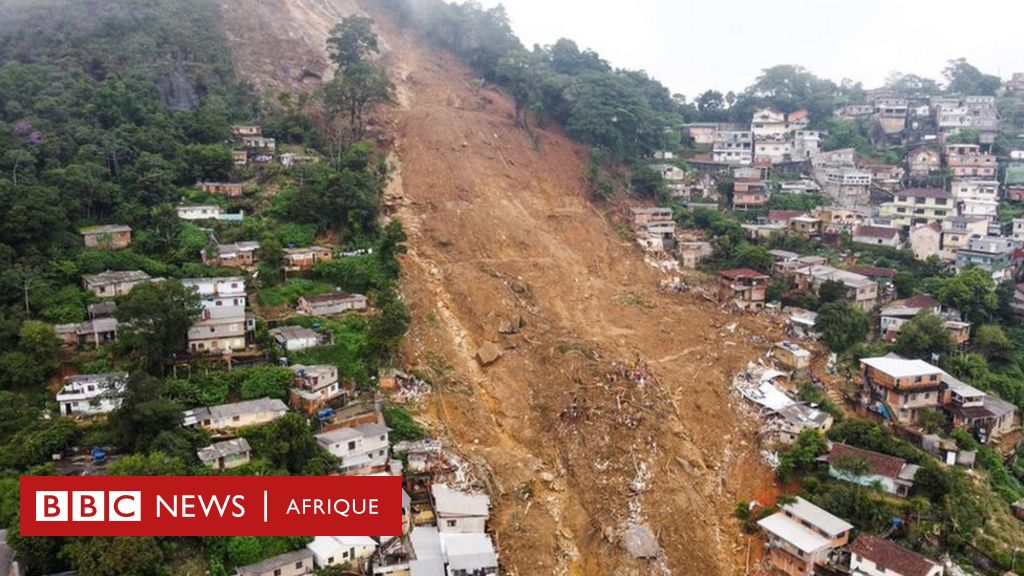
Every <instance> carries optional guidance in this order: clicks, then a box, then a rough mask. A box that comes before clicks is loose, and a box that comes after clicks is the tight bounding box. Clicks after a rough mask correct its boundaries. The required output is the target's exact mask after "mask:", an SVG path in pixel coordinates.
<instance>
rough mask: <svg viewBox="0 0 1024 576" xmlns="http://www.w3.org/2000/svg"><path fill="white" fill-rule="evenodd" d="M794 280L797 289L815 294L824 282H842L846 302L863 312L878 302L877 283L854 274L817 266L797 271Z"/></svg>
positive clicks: (822, 265) (825, 266)
mask: <svg viewBox="0 0 1024 576" xmlns="http://www.w3.org/2000/svg"><path fill="white" fill-rule="evenodd" d="M794 278H795V280H796V286H797V288H799V289H801V290H811V291H813V292H814V293H815V294H817V293H818V291H819V290H820V289H821V285H822V284H824V283H825V282H829V281H832V282H842V283H843V286H845V287H846V300H847V302H849V303H850V304H852V305H854V306H857V307H858V308H860V309H861V310H864V311H869V310H871V309H872V308H874V307H875V304H876V303H877V302H878V283H877V282H875V281H874V280H872V279H870V278H868V277H867V276H863V275H861V274H857V273H855V272H850V271H848V270H840V269H838V268H833V267H832V266H828V265H824V264H818V265H811V266H807V267H805V268H799V269H797V270H796V275H795V277H794Z"/></svg>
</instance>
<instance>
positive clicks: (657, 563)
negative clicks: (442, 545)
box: [220, 0, 775, 575]
mask: <svg viewBox="0 0 1024 576" xmlns="http://www.w3.org/2000/svg"><path fill="white" fill-rule="evenodd" d="M220 1H221V4H222V5H223V6H224V7H225V11H226V13H228V14H230V13H234V12H235V11H239V12H240V13H242V14H244V17H239V18H237V19H235V20H231V19H226V24H225V26H226V27H227V28H228V30H227V31H226V32H227V36H228V37H229V38H230V39H231V41H232V54H233V56H234V58H235V60H236V62H237V66H238V68H239V70H240V71H241V72H242V73H243V74H247V75H249V76H250V77H251V78H252V79H253V81H254V82H255V83H256V84H257V85H259V86H262V87H274V88H289V89H296V88H298V89H308V88H309V82H310V77H309V75H308V74H304V73H302V72H301V71H302V70H314V69H317V70H324V69H326V65H325V64H324V63H323V59H324V57H325V54H324V51H323V49H322V47H323V46H324V41H325V39H326V34H327V32H328V31H329V30H330V28H331V27H332V26H333V25H334V24H335V23H336V22H338V21H340V19H341V18H342V17H344V16H345V15H346V14H351V13H355V12H360V13H362V12H363V11H364V10H365V11H368V12H369V15H370V16H372V17H373V18H374V19H375V20H376V22H377V25H378V33H379V34H380V35H381V40H382V47H383V54H382V62H383V63H384V65H385V66H386V67H387V68H388V70H389V73H390V74H391V76H392V80H393V81H394V82H395V84H396V87H397V91H398V104H397V105H396V106H395V107H394V108H393V109H392V110H390V111H388V112H387V113H386V115H385V116H386V117H385V118H382V119H379V121H378V128H379V129H381V131H382V133H385V134H389V135H390V136H391V137H392V138H393V143H392V163H393V164H394V165H395V167H396V177H395V179H394V180H393V181H392V183H391V185H390V187H389V189H388V190H387V191H386V194H385V200H386V202H387V203H388V205H390V206H391V207H392V208H393V214H394V216H395V217H397V218H400V219H401V220H402V221H403V223H404V224H405V226H406V229H407V231H408V233H409V252H408V254H407V255H406V256H405V257H404V261H403V279H402V293H403V295H404V297H405V299H406V301H407V302H408V304H409V306H410V308H411V311H412V313H413V324H412V327H411V329H410V333H409V335H408V337H407V339H406V345H405V351H404V360H405V362H406V366H407V367H410V368H416V369H418V370H420V371H421V372H423V373H426V374H428V375H429V376H430V378H431V380H432V382H433V384H434V390H435V393H434V395H433V399H432V402H433V404H432V405H431V406H429V407H428V410H427V413H428V415H429V417H430V418H431V419H433V420H434V421H435V423H436V425H437V428H438V430H439V431H441V433H443V434H444V435H445V436H446V437H448V438H449V439H450V441H451V442H453V443H455V444H456V445H457V446H458V448H459V450H460V452H461V453H462V455H463V456H465V457H466V458H467V459H468V460H469V461H471V462H472V463H474V464H475V465H476V466H477V467H478V468H479V470H481V471H482V476H483V477H484V478H485V480H486V484H487V487H488V489H489V490H490V492H491V494H492V498H493V499H494V502H495V506H496V508H495V512H494V515H493V517H492V521H491V526H492V527H493V528H494V531H495V539H496V542H497V544H498V546H499V552H500V554H501V560H502V563H503V566H504V567H505V569H506V570H507V571H508V572H509V573H512V574H520V575H527V574H587V575H591V574H596V575H600V574H609V575H611V574H634V573H637V574H640V573H672V574H684V575H685V574H708V575H731V574H742V573H744V571H745V563H746V561H747V558H746V557H747V541H746V539H745V537H744V536H742V535H741V533H740V530H739V526H738V525H737V523H736V521H735V520H733V519H732V511H733V508H734V506H735V504H736V502H737V501H738V500H745V499H749V498H751V497H753V496H754V495H756V494H763V493H765V492H766V487H768V486H770V484H771V476H770V472H769V471H768V470H767V469H766V468H765V467H763V466H762V464H761V463H760V460H759V457H758V451H757V446H756V442H755V440H754V436H755V434H756V427H757V423H756V422H752V421H749V420H747V419H745V418H743V417H742V416H741V413H740V412H739V411H738V410H736V409H735V403H736V402H737V400H735V399H734V398H732V397H731V396H730V394H729V392H728V387H729V383H730V382H731V377H732V374H733V373H734V372H736V371H737V370H740V369H742V368H743V367H744V366H745V365H746V363H747V361H749V360H752V359H754V358H756V357H757V356H759V355H760V353H761V352H762V351H763V347H764V345H763V344H760V345H755V344H751V340H752V337H753V336H755V335H757V336H765V335H769V336H770V335H771V333H772V332H773V331H774V330H775V328H774V327H772V326H770V325H769V324H768V323H767V322H766V321H763V320H760V319H757V318H753V317H735V316H730V315H728V314H726V313H724V312H722V311H720V310H719V309H718V308H716V307H714V306H713V305H712V304H710V303H708V302H706V301H704V300H701V299H699V298H698V297H696V296H691V295H682V296H680V295H669V294H666V293H662V292H660V291H658V290H657V285H658V281H659V279H660V278H659V276H658V274H657V272H655V271H654V270H652V269H651V268H650V267H648V266H647V265H645V264H644V262H643V258H642V256H641V255H640V254H639V252H638V251H637V249H636V248H635V247H634V246H633V245H632V244H631V243H630V242H629V240H628V239H627V238H625V237H624V236H622V235H620V234H619V233H617V232H616V228H615V227H614V226H613V225H612V224H611V223H610V222H609V220H608V218H607V217H606V216H605V214H604V213H602V212H601V211H600V210H598V209H596V208H595V207H594V206H593V205H591V204H590V203H589V202H588V201H587V199H586V198H585V195H584V184H583V179H582V174H583V171H584V164H585V159H586V154H585V150H584V149H583V148H582V147H580V146H578V145H577V144H575V143H573V142H572V141H571V140H570V139H569V138H567V137H566V136H565V135H563V134H562V133H560V132H558V131H557V130H554V129H550V128H549V129H541V130H538V131H537V132H538V134H539V145H538V146H537V147H536V148H535V147H534V145H533V143H532V142H531V139H530V137H529V136H528V135H527V134H526V133H524V132H523V131H522V130H520V129H518V128H516V127H515V126H514V123H513V118H514V106H513V104H512V102H511V101H510V99H509V98H508V97H507V96H506V95H505V94H503V93H501V92H499V91H497V90H495V89H492V88H490V87H483V88H479V87H478V86H479V83H478V82H476V81H475V79H474V78H473V76H472V74H471V73H470V72H469V71H468V70H467V69H466V68H465V67H464V66H463V65H462V64H460V63H459V62H458V61H456V60H455V59H453V58H452V57H451V56H450V55H448V54H446V53H444V52H443V51H440V50H437V49H436V48H433V47H432V46H429V45H427V44H424V43H422V42H419V41H417V40H416V39H414V38H413V36H412V34H410V33H409V32H407V31H404V30H402V29H400V28H399V27H398V26H397V25H396V24H395V23H394V22H393V21H392V20H391V19H390V18H389V15H388V14H385V13H382V12H380V11H379V10H376V9H373V8H372V7H370V6H369V5H367V6H365V7H360V6H357V5H355V4H353V3H352V2H351V1H348V0H290V1H287V2H285V0H220ZM253 42H262V43H264V44H266V46H265V47H260V48H259V49H249V48H248V47H249V46H250V45H251V44H252V43H253ZM517 317H519V318H521V319H522V323H521V325H518V324H516V323H514V322H513V320H514V319H515V318H517ZM733 322H738V327H737V328H735V329H734V330H726V329H725V326H726V325H728V324H731V323H733ZM513 324H515V328H516V329H513V330H508V329H507V327H508V326H510V325H513ZM503 328H504V329H503ZM506 332H507V333H506ZM487 343H493V344H496V345H497V346H498V348H499V349H500V350H501V356H500V357H499V358H497V359H496V360H494V361H493V362H492V363H489V364H487V365H486V366H485V365H483V364H482V363H481V362H480V361H479V359H478V351H479V350H480V349H481V348H482V347H485V345H487ZM630 522H633V524H630ZM638 525H642V526H643V528H644V532H645V533H646V534H649V535H650V536H651V537H652V538H653V540H654V542H653V543H654V545H655V551H653V552H647V553H645V554H648V553H649V554H652V555H654V556H656V557H655V558H654V559H651V560H637V559H635V558H634V554H635V553H636V551H637V549H638V548H640V549H644V548H645V546H643V545H641V546H637V543H636V541H635V538H632V536H636V534H637V531H636V530H633V528H635V527H636V526H638ZM627 528H629V530H627ZM624 534H629V535H630V536H631V537H629V538H625V539H624V538H623V535H624ZM641 544H649V542H647V543H645V542H641ZM629 550H632V551H633V552H630V551H629Z"/></svg>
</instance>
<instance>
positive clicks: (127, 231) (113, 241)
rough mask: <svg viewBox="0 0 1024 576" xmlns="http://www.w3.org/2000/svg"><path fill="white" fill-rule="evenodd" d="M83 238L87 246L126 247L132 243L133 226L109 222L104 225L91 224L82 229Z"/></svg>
mask: <svg viewBox="0 0 1024 576" xmlns="http://www.w3.org/2000/svg"><path fill="white" fill-rule="evenodd" d="M80 232H81V234H82V240H83V241H84V242H85V247H86V248H107V249H115V250H116V249H119V248H124V247H126V246H128V245H129V244H131V243H132V229H131V226H123V225H121V224H107V225H104V226H90V227H89V228H82V229H81V230H80Z"/></svg>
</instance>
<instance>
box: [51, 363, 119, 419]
mask: <svg viewBox="0 0 1024 576" xmlns="http://www.w3.org/2000/svg"><path fill="white" fill-rule="evenodd" d="M127 382H128V373H127V372H113V373H109V374H83V375H80V376H70V377H68V378H65V379H64V386H63V388H61V390H60V392H58V393H57V403H58V404H59V405H60V413H61V414H62V415H64V416H93V415H96V414H106V413H108V412H112V411H114V410H116V409H117V408H118V407H120V406H121V398H122V397H123V396H124V391H125V386H126V385H127Z"/></svg>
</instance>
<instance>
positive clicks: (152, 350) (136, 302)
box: [117, 280, 202, 375]
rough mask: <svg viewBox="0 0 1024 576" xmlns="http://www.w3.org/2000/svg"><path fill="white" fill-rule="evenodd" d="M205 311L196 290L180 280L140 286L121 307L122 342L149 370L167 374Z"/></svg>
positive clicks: (130, 293) (118, 317)
mask: <svg viewBox="0 0 1024 576" xmlns="http://www.w3.org/2000/svg"><path fill="white" fill-rule="evenodd" d="M201 311H202V303H201V300H200V298H199V295H198V294H197V293H196V291H195V290H194V289H192V288H186V287H185V286H183V285H182V284H181V282H178V281H177V280H166V281H163V282H147V283H144V284H140V285H138V286H136V287H135V288H133V289H132V291H131V292H129V293H128V294H127V295H126V296H125V297H124V298H122V299H121V301H120V302H119V304H118V307H117V319H118V321H120V323H121V326H123V328H122V329H121V332H120V334H119V336H120V340H121V342H122V344H123V345H124V346H126V347H127V348H128V349H129V350H131V351H132V352H133V354H134V355H135V357H136V358H138V359H139V361H140V363H141V364H142V365H143V366H144V367H145V368H146V369H148V370H149V371H150V372H151V373H153V374H159V375H163V374H164V369H165V367H166V364H167V363H168V362H169V361H170V360H171V357H172V355H174V354H177V353H181V352H184V351H185V350H186V344H187V335H188V329H189V327H191V326H192V324H193V323H194V322H195V321H196V320H198V319H199V316H200V313H201Z"/></svg>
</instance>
